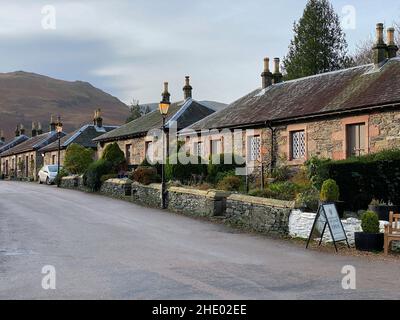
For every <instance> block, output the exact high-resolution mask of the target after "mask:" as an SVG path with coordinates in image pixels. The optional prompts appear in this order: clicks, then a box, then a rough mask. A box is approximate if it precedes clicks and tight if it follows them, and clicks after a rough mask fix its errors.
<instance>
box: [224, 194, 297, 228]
mask: <svg viewBox="0 0 400 320" xmlns="http://www.w3.org/2000/svg"><path fill="white" fill-rule="evenodd" d="M293 207H294V202H290V201H280V200H273V199H264V198H256V197H249V196H244V195H237V194H233V195H231V196H229V197H228V198H227V200H226V218H227V220H228V222H230V223H232V224H234V225H239V226H242V227H245V228H249V229H251V230H254V231H257V232H261V233H264V234H269V235H281V236H284V235H287V234H288V233H289V228H288V225H289V215H290V212H291V210H292V208H293Z"/></svg>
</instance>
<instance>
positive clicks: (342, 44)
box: [283, 0, 351, 80]
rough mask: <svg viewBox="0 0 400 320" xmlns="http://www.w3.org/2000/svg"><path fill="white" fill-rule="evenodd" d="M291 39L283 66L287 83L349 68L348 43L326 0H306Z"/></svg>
mask: <svg viewBox="0 0 400 320" xmlns="http://www.w3.org/2000/svg"><path fill="white" fill-rule="evenodd" d="M294 33H295V36H294V39H293V40H292V41H291V44H290V47H289V53H288V55H287V56H286V57H285V59H284V61H283V64H284V69H285V72H286V75H285V78H286V79H287V80H291V79H297V78H301V77H306V76H310V75H315V74H319V73H323V72H329V71H334V70H338V69H342V68H345V67H348V66H349V65H350V64H351V59H350V58H349V57H348V55H347V42H346V39H345V34H344V33H343V31H342V28H341V26H340V21H339V16H338V15H337V13H336V12H335V11H334V9H333V7H332V5H331V4H330V3H329V1H328V0H309V1H308V3H307V6H306V8H305V10H304V13H303V17H302V18H301V19H300V20H299V22H298V23H295V24H294Z"/></svg>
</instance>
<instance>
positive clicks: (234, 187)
mask: <svg viewBox="0 0 400 320" xmlns="http://www.w3.org/2000/svg"><path fill="white" fill-rule="evenodd" d="M242 185H243V181H242V179H241V178H240V177H238V176H232V175H230V176H226V177H225V178H223V179H222V180H221V181H220V182H219V183H218V186H217V188H218V189H220V190H224V191H236V192H237V191H239V190H240V189H241V187H242Z"/></svg>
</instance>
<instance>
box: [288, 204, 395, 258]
mask: <svg viewBox="0 0 400 320" xmlns="http://www.w3.org/2000/svg"><path fill="white" fill-rule="evenodd" d="M315 217H316V214H315V213H307V212H302V211H300V210H293V211H292V212H291V214H290V218H289V235H290V236H291V237H293V238H301V239H308V237H309V236H310V232H311V228H312V226H313V224H314V220H315ZM342 224H343V228H344V230H345V232H346V235H347V238H348V240H349V244H350V245H351V246H354V232H361V231H362V228H361V221H360V220H358V219H355V218H349V219H345V220H342ZM385 224H387V222H386V221H380V229H381V232H385ZM323 242H324V243H327V242H332V237H331V235H330V233H329V230H327V231H326V232H325V235H324V238H323ZM393 249H394V250H399V249H400V242H399V241H397V242H394V243H393Z"/></svg>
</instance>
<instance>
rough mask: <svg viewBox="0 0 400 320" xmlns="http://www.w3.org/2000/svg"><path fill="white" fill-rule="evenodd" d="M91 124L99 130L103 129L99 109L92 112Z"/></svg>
mask: <svg viewBox="0 0 400 320" xmlns="http://www.w3.org/2000/svg"><path fill="white" fill-rule="evenodd" d="M93 124H94V125H95V126H96V127H99V128H101V127H103V118H102V117H101V109H97V110H96V111H95V112H94V119H93Z"/></svg>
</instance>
